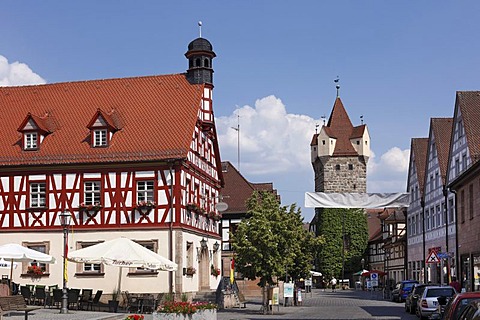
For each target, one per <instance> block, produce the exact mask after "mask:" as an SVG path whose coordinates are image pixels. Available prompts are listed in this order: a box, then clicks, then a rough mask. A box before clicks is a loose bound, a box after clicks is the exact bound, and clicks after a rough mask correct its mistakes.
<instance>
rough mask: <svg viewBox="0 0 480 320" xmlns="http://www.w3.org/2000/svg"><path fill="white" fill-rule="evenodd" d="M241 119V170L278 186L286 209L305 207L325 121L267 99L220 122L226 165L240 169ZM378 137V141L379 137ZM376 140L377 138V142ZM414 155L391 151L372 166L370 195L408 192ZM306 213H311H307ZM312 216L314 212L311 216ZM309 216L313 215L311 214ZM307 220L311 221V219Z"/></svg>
mask: <svg viewBox="0 0 480 320" xmlns="http://www.w3.org/2000/svg"><path fill="white" fill-rule="evenodd" d="M237 115H240V168H241V172H242V174H243V175H244V176H245V177H246V178H247V179H248V180H250V181H252V182H273V184H274V187H275V188H276V189H278V191H279V194H280V196H281V197H282V202H283V204H291V203H297V204H298V205H300V206H302V205H303V202H304V192H307V191H313V185H314V183H313V180H314V173H313V169H312V165H311V163H310V142H311V139H312V136H313V134H314V133H315V125H316V124H321V123H322V120H321V119H313V118H311V117H309V116H306V115H298V114H291V113H288V112H287V110H286V107H285V105H284V104H283V103H282V101H281V100H280V99H279V98H277V97H275V96H268V97H265V98H262V99H258V100H257V101H255V106H254V107H252V106H248V105H245V106H243V107H239V108H237V109H236V110H235V111H234V112H233V114H231V115H229V116H226V117H218V118H217V119H216V124H217V130H218V138H219V143H220V151H221V157H222V160H229V161H231V162H232V164H233V165H235V166H237V141H238V140H237V139H238V136H237V131H236V130H234V129H232V128H236V127H237V124H238V118H237ZM377 138H379V137H377ZM374 139H375V137H372V140H374ZM409 154H410V150H401V149H400V148H398V147H392V148H391V149H390V150H388V151H387V152H386V153H384V154H382V155H381V156H380V158H379V159H378V160H377V157H376V156H375V153H374V152H373V151H372V156H371V157H370V159H369V162H368V170H367V173H368V178H367V188H368V192H401V191H404V190H405V185H406V179H407V170H408V162H409ZM302 211H303V212H304V213H307V212H310V211H311V210H310V209H305V208H303V209H302ZM311 214H312V213H311ZM307 215H308V213H307ZM307 220H308V219H307Z"/></svg>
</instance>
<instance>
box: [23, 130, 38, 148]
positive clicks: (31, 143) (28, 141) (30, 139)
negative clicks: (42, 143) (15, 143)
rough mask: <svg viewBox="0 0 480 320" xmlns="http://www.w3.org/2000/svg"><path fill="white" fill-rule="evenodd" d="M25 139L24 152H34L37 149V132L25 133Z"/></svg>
mask: <svg viewBox="0 0 480 320" xmlns="http://www.w3.org/2000/svg"><path fill="white" fill-rule="evenodd" d="M24 139H25V141H24V142H25V144H24V146H25V150H36V149H38V133H37V132H27V133H25V134H24Z"/></svg>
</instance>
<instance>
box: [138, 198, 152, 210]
mask: <svg viewBox="0 0 480 320" xmlns="http://www.w3.org/2000/svg"><path fill="white" fill-rule="evenodd" d="M156 206H157V204H156V203H155V201H150V200H149V201H139V202H138V203H137V208H138V209H153V208H155V207H156Z"/></svg>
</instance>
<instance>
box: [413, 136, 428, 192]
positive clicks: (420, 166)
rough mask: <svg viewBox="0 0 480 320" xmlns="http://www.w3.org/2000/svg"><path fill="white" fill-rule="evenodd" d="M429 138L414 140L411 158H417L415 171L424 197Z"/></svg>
mask: <svg viewBox="0 0 480 320" xmlns="http://www.w3.org/2000/svg"><path fill="white" fill-rule="evenodd" d="M427 149H428V138H412V142H411V147H410V152H411V153H412V154H411V156H410V157H412V156H413V155H414V156H415V171H416V172H417V180H418V189H419V192H420V196H422V195H423V185H424V183H425V181H424V179H425V166H426V164H427V163H426V161H427Z"/></svg>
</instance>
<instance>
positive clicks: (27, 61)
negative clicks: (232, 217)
mask: <svg viewBox="0 0 480 320" xmlns="http://www.w3.org/2000/svg"><path fill="white" fill-rule="evenodd" d="M479 12H480V3H479V2H478V1H455V2H453V1H448V2H447V1H415V2H414V1H396V2H394V1H358V0H355V1H328V2H327V1H313V0H312V1H273V0H272V1H206V0H205V1H153V0H152V1H113V0H107V1H105V0H104V1H91V0H87V1H77V2H74V1H56V0H55V1H54V0H46V1H33V0H32V1H2V2H0V30H1V32H0V56H1V57H0V84H2V85H17V84H26V83H42V82H46V83H54V82H65V81H78V80H89V79H102V78H117V77H130V76H143V75H151V74H170V73H181V72H184V71H185V70H186V69H187V60H186V59H185V57H184V53H185V52H186V50H187V45H188V43H189V42H190V41H191V40H193V39H195V38H196V37H198V35H199V30H198V26H197V22H198V21H199V20H201V21H203V27H202V35H203V36H204V37H205V38H207V39H209V40H210V41H211V42H212V44H213V46H214V51H215V52H216V54H217V58H216V59H215V60H214V65H213V66H214V69H215V74H214V83H215V92H214V108H215V114H216V116H217V126H218V132H219V140H220V150H221V157H222V160H230V161H231V162H232V163H233V164H234V165H237V133H236V131H234V130H233V129H231V127H232V126H233V127H235V126H236V125H237V115H240V170H241V172H242V174H243V175H244V176H245V177H246V178H247V179H248V180H250V181H252V182H273V183H274V186H275V187H276V188H277V189H278V191H279V193H280V195H281V196H282V200H283V204H285V205H287V204H291V203H297V204H298V205H299V206H300V207H301V206H302V205H303V201H304V193H305V192H306V191H313V188H314V186H313V170H312V167H311V164H310V157H309V143H310V140H311V136H312V134H313V133H314V132H315V124H317V123H318V124H321V123H322V120H321V117H322V116H327V117H328V116H329V114H330V111H331V108H332V106H333V102H334V99H335V86H334V83H333V80H334V79H335V78H336V77H337V76H339V77H340V83H341V89H340V96H341V98H342V101H343V103H344V105H345V107H346V109H347V112H348V113H349V115H350V118H351V120H352V122H353V124H354V125H358V124H360V116H361V115H363V117H364V121H365V123H366V124H367V125H368V127H369V130H370V135H371V140H372V141H371V145H372V150H373V152H374V154H375V156H374V157H372V158H371V159H370V162H369V175H368V182H367V184H368V191H369V192H396V191H405V186H406V173H407V165H408V155H409V148H410V140H411V138H412V137H424V136H425V137H426V136H427V135H428V126H429V119H430V118H431V117H451V116H452V115H453V107H454V102H455V91H457V90H480V77H479V74H480V61H479V60H480V54H479V52H480V50H479V49H480V41H478V39H477V38H478V30H480V19H478V13H479ZM302 211H303V213H304V216H305V218H306V220H310V219H311V217H312V215H313V211H312V210H311V209H305V208H302Z"/></svg>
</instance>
